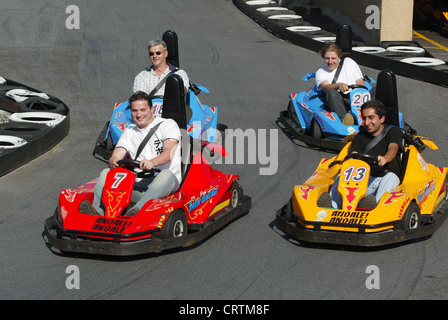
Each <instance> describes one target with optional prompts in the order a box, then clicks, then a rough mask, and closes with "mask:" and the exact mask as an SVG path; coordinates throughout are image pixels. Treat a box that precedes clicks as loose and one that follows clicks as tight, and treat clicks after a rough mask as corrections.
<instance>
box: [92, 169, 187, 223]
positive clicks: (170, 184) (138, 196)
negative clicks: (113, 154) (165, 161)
mask: <svg viewBox="0 0 448 320" xmlns="http://www.w3.org/2000/svg"><path fill="white" fill-rule="evenodd" d="M109 171H110V169H104V170H103V171H101V174H100V177H99V178H98V182H97V183H96V185H95V188H94V190H93V193H94V198H93V207H94V208H95V209H96V211H98V213H100V214H102V215H104V207H103V206H102V205H101V195H102V194H103V188H104V184H105V182H106V177H107V173H108V172H109ZM178 187H179V183H178V181H177V178H176V176H175V175H174V173H172V172H171V171H170V170H162V171H161V172H160V173H159V174H158V175H157V176H153V177H150V178H145V179H142V180H141V181H139V182H136V183H135V185H134V191H133V192H132V199H131V205H132V203H135V205H133V206H132V208H129V210H130V209H133V208H136V209H137V210H140V209H141V208H142V207H143V205H144V204H145V203H146V202H148V201H149V200H151V199H158V198H163V197H166V196H168V195H170V194H171V193H173V192H175V191H176V190H177V189H178Z"/></svg>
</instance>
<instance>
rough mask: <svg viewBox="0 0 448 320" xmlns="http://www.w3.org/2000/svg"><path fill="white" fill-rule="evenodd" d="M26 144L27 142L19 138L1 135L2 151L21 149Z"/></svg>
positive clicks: (0, 147) (0, 145) (0, 144)
mask: <svg viewBox="0 0 448 320" xmlns="http://www.w3.org/2000/svg"><path fill="white" fill-rule="evenodd" d="M26 143H27V142H26V140H24V139H22V138H19V137H15V136H4V135H0V149H15V148H20V147H22V146H24V145H25V144H26Z"/></svg>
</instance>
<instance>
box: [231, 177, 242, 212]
mask: <svg viewBox="0 0 448 320" xmlns="http://www.w3.org/2000/svg"><path fill="white" fill-rule="evenodd" d="M242 196H243V189H242V188H241V186H240V185H239V184H238V182H235V183H234V184H233V187H232V194H231V196H230V206H231V207H232V208H236V207H237V206H238V204H239V203H240V201H241V197H242Z"/></svg>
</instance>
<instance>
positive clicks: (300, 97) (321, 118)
mask: <svg viewBox="0 0 448 320" xmlns="http://www.w3.org/2000/svg"><path fill="white" fill-rule="evenodd" d="M314 77H315V73H314V72H312V73H308V74H307V75H306V76H305V77H304V78H303V79H302V80H304V81H308V80H310V79H313V78H314ZM364 81H365V83H366V86H362V85H352V86H349V88H350V89H351V90H350V92H349V93H348V95H349V99H350V112H351V114H352V115H353V118H354V120H355V124H354V125H344V124H343V123H342V121H341V120H340V119H339V117H338V116H337V114H336V113H335V112H331V111H330V110H329V109H328V107H327V106H326V105H325V104H324V100H323V95H322V92H321V91H320V90H317V86H316V84H315V83H314V84H313V85H312V87H311V89H310V90H308V91H302V92H300V93H298V94H291V95H290V96H289V98H290V100H289V104H288V107H287V110H284V111H281V112H280V117H279V121H280V123H281V124H283V126H284V129H285V130H287V131H288V132H289V134H290V135H292V137H293V138H296V139H298V140H300V141H302V142H304V143H306V144H307V145H308V146H313V147H319V148H322V149H327V150H333V151H339V150H341V149H342V148H343V147H344V146H345V145H346V144H347V141H348V137H350V136H352V135H354V134H356V133H357V132H358V131H359V126H360V125H362V118H361V105H362V104H363V103H365V102H366V101H368V100H370V99H371V94H370V90H371V89H372V84H373V83H375V81H374V80H373V79H372V78H370V77H368V76H364ZM376 82H377V86H376V95H375V98H376V99H378V100H380V101H383V103H385V104H386V107H387V104H391V103H393V104H396V105H393V106H391V107H393V108H398V103H397V98H396V81H395V76H394V74H393V73H392V71H390V70H383V71H382V72H380V74H379V75H378V79H377V81H376ZM397 116H398V118H397V119H395V121H394V122H395V123H396V125H397V126H399V127H400V128H403V127H404V125H405V123H404V118H403V114H402V113H401V112H398V113H397Z"/></svg>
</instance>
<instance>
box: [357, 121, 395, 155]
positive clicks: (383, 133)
mask: <svg viewBox="0 0 448 320" xmlns="http://www.w3.org/2000/svg"><path fill="white" fill-rule="evenodd" d="M389 129H390V127H389V126H384V129H383V131H381V132H380V133H379V134H378V135H377V136H376V137H375V138H373V139H372V140H371V141H370V142H369V143H368V144H367V145H366V146H365V147H364V149H363V150H362V152H363V153H369V151H370V150H372V149H373V147H375V146H376V145H377V144H378V142H380V141H381V139H383V138H384V137H385V136H386V134H387V132H388V131H389Z"/></svg>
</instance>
